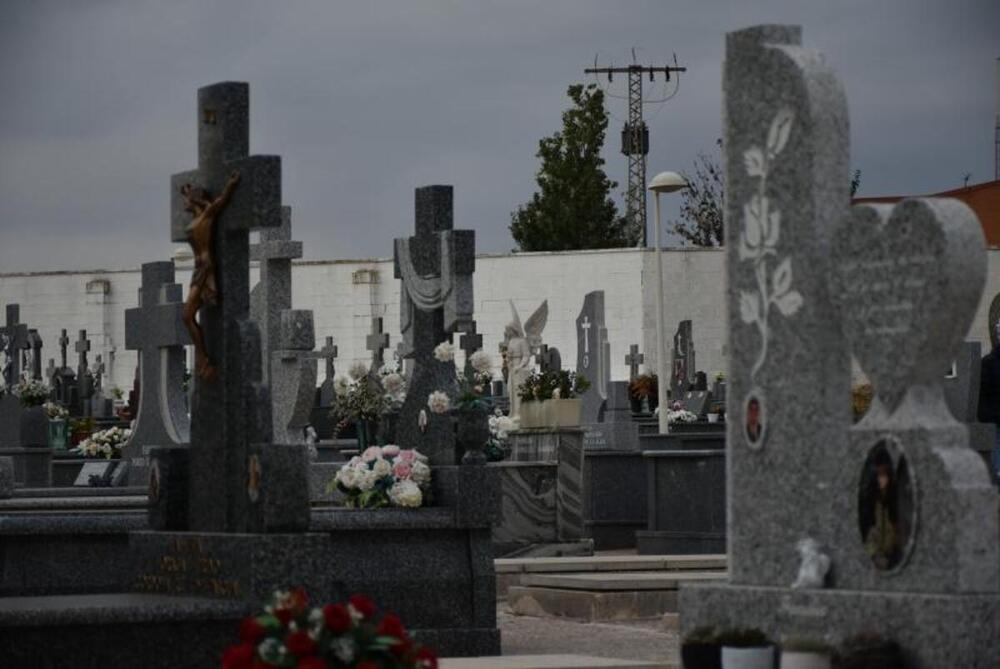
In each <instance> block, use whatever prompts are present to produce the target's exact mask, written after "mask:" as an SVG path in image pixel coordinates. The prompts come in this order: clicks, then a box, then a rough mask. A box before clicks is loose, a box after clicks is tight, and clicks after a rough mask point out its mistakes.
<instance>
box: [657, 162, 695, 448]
mask: <svg viewBox="0 0 1000 669" xmlns="http://www.w3.org/2000/svg"><path fill="white" fill-rule="evenodd" d="M687 186H688V184H687V181H685V180H684V177H682V176H681V175H680V174H678V173H677V172H660V173H659V174H657V175H656V176H655V177H653V180H652V181H651V182H649V190H651V191H653V192H654V193H656V234H655V235H654V236H653V238H654V240H655V244H656V376H657V380H656V396H657V399H658V400H659V405H660V434H666V433H667V412H668V411H669V409H670V407H668V406H667V380H668V379H669V378H670V377H669V376H668V375H667V336H666V332H665V331H664V327H663V257H662V252H661V249H660V193H675V192H677V191H679V190H681V189H682V188H687Z"/></svg>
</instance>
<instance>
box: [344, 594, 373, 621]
mask: <svg viewBox="0 0 1000 669" xmlns="http://www.w3.org/2000/svg"><path fill="white" fill-rule="evenodd" d="M348 601H349V602H350V603H351V606H353V607H354V610H355V611H357V612H358V613H360V614H361V617H362V618H371V617H372V616H373V615H375V602H373V601H372V600H370V599H368V598H367V597H365V596H364V595H351V598H350V599H349V600H348Z"/></svg>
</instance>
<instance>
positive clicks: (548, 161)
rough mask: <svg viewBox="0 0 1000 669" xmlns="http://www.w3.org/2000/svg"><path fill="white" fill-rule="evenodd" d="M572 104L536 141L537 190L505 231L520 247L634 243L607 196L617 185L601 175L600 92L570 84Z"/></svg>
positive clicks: (636, 237)
mask: <svg viewBox="0 0 1000 669" xmlns="http://www.w3.org/2000/svg"><path fill="white" fill-rule="evenodd" d="M567 94H568V95H569V97H570V99H571V100H572V101H573V106H572V107H571V108H569V109H568V110H566V111H565V112H563V116H562V120H563V129H562V132H557V133H555V134H554V135H552V136H551V137H545V138H543V139H541V140H540V141H539V142H538V153H537V154H536V155H537V156H538V158H539V159H541V161H542V164H541V167H540V168H539V170H538V174H537V175H536V181H537V183H538V189H539V190H538V191H537V192H535V193H534V195H532V197H531V201H530V202H528V203H527V204H524V205H522V206H520V207H518V209H517V211H515V212H513V213H512V214H511V223H510V234H511V236H512V237H513V238H514V241H515V242H517V245H518V248H519V249H520V250H522V251H565V250H569V249H601V248H616V247H622V246H635V245H636V244H638V243H639V241H640V240H641V239H642V230H636V229H634V228H633V226H631V225H630V224H629V222H628V220H627V219H626V218H625V217H622V216H619V215H618V209H617V207H616V206H615V203H614V201H613V200H612V199H611V197H610V192H611V190H612V189H614V188H616V187H617V185H618V184H617V183H615V182H614V181H611V180H609V179H608V177H607V175H606V174H605V173H604V169H603V165H604V159H603V158H601V148H602V147H603V145H604V136H605V133H606V131H607V128H608V114H607V111H606V110H605V108H604V92H603V91H602V90H601V89H600V88H598V87H597V86H596V85H594V84H591V85H589V86H586V87H584V86H583V85H581V84H577V85H574V86H570V87H569V90H568V91H567Z"/></svg>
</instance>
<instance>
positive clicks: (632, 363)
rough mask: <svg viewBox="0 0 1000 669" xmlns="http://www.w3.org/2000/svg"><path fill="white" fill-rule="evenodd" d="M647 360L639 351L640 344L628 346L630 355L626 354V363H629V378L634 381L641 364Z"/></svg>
mask: <svg viewBox="0 0 1000 669" xmlns="http://www.w3.org/2000/svg"><path fill="white" fill-rule="evenodd" d="M644 361H645V356H644V355H643V354H642V353H639V346H638V344H632V345H631V346H629V347H628V355H626V356H625V364H626V365H628V379H629V381H634V380H635V378H636V377H637V376H639V365H641V364H642V363H643V362H644Z"/></svg>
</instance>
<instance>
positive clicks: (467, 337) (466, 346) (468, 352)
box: [385, 321, 483, 379]
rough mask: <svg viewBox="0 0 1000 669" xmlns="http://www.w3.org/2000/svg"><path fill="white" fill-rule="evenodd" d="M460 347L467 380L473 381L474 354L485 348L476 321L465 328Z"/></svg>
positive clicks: (460, 338) (459, 341) (459, 343)
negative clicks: (463, 354)
mask: <svg viewBox="0 0 1000 669" xmlns="http://www.w3.org/2000/svg"><path fill="white" fill-rule="evenodd" d="M385 343H386V345H387V346H388V344H389V340H388V339H386V342H385ZM458 347H459V348H460V349H462V352H463V353H465V367H464V370H465V378H467V379H471V378H472V374H473V372H474V371H475V370H473V368H472V354H473V353H475V352H476V351H481V350H482V348H483V335H481V334H479V333H478V332H476V321H472V322H471V323H469V324H468V325H467V326H465V332H463V333H462V336H461V337H459V338H458Z"/></svg>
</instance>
